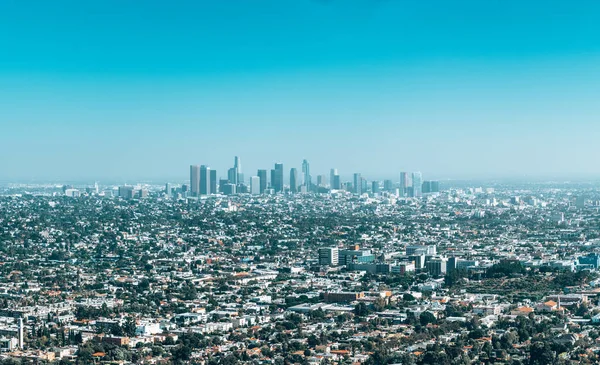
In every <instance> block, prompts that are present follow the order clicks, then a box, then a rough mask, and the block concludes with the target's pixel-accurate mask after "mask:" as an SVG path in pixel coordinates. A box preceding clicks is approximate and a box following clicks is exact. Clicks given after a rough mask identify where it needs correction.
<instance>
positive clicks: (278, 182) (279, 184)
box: [272, 163, 283, 193]
mask: <svg viewBox="0 0 600 365" xmlns="http://www.w3.org/2000/svg"><path fill="white" fill-rule="evenodd" d="M273 172H274V174H273V176H272V177H274V180H273V181H272V185H273V189H275V192H276V193H279V192H282V191H283V164H282V163H276V164H275V169H274V170H273Z"/></svg>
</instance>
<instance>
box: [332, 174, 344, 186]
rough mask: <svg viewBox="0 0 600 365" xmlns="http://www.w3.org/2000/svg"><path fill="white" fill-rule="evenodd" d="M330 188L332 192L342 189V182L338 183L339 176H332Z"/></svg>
mask: <svg viewBox="0 0 600 365" xmlns="http://www.w3.org/2000/svg"><path fill="white" fill-rule="evenodd" d="M331 188H332V189H334V190H340V189H341V188H342V182H341V181H340V175H337V174H336V175H333V180H332V182H331Z"/></svg>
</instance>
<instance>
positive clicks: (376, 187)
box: [371, 181, 379, 194]
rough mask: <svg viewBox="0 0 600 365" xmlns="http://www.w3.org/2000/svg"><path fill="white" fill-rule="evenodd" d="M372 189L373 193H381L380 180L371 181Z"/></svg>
mask: <svg viewBox="0 0 600 365" xmlns="http://www.w3.org/2000/svg"><path fill="white" fill-rule="evenodd" d="M371 191H372V192H373V194H378V193H379V181H372V182H371Z"/></svg>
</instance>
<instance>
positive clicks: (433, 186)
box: [430, 181, 440, 193]
mask: <svg viewBox="0 0 600 365" xmlns="http://www.w3.org/2000/svg"><path fill="white" fill-rule="evenodd" d="M430 187H431V192H432V193H439V192H440V182H439V181H431V183H430Z"/></svg>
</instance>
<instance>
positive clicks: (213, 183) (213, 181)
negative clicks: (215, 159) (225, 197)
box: [209, 170, 217, 194]
mask: <svg viewBox="0 0 600 365" xmlns="http://www.w3.org/2000/svg"><path fill="white" fill-rule="evenodd" d="M209 185H210V193H211V194H216V193H217V170H210V184H209Z"/></svg>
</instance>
